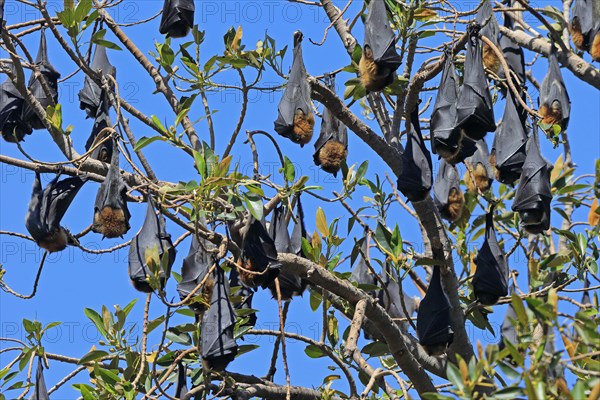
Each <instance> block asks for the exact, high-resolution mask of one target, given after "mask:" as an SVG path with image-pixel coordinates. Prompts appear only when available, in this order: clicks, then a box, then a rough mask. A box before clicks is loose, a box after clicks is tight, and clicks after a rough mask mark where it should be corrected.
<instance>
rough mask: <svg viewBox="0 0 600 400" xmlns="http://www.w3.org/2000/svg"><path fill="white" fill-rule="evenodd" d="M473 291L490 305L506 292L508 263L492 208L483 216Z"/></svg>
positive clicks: (485, 303)
mask: <svg viewBox="0 0 600 400" xmlns="http://www.w3.org/2000/svg"><path fill="white" fill-rule="evenodd" d="M475 264H476V266H477V268H476V269H475V275H474V276H473V291H474V292H475V297H477V299H478V300H479V302H480V303H481V304H483V305H486V306H491V305H493V304H496V303H497V302H498V299H499V298H500V297H501V296H506V295H507V294H508V265H507V263H506V258H505V256H504V252H503V251H502V249H501V248H500V245H499V244H498V239H497V238H496V231H495V230H494V220H493V210H491V211H490V212H489V213H488V214H487V215H486V217H485V240H484V242H483V245H482V246H481V248H480V249H479V252H478V253H477V258H476V259H475Z"/></svg>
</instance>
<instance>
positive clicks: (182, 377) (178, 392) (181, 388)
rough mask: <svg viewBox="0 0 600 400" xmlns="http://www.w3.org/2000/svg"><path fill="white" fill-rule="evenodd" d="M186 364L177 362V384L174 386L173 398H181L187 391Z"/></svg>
mask: <svg viewBox="0 0 600 400" xmlns="http://www.w3.org/2000/svg"><path fill="white" fill-rule="evenodd" d="M185 370H186V366H185V365H184V364H183V363H182V362H179V363H178V364H177V386H176V387H175V398H177V399H183V397H184V396H185V395H186V394H187V393H188V389H187V385H186V382H185V381H186V373H185Z"/></svg>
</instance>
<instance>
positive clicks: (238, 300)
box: [229, 268, 256, 326]
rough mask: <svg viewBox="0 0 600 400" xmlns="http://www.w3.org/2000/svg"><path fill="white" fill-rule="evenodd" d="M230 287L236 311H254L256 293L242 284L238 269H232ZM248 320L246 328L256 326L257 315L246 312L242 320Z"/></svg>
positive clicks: (245, 324)
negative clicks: (253, 301) (253, 303)
mask: <svg viewBox="0 0 600 400" xmlns="http://www.w3.org/2000/svg"><path fill="white" fill-rule="evenodd" d="M229 285H230V287H231V294H232V297H233V299H235V300H233V308H234V309H236V310H252V309H253V308H252V298H253V297H254V291H253V290H252V289H250V288H248V287H246V286H244V284H243V283H242V282H240V277H239V274H238V270H237V268H231V272H230V273H229ZM245 317H247V318H248V321H247V322H246V323H244V326H254V325H256V313H255V312H244V315H243V316H242V318H245Z"/></svg>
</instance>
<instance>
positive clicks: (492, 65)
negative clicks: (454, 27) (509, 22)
mask: <svg viewBox="0 0 600 400" xmlns="http://www.w3.org/2000/svg"><path fill="white" fill-rule="evenodd" d="M475 21H477V23H478V24H479V25H481V31H480V32H481V35H482V36H485V37H486V38H488V39H490V41H491V42H492V43H493V44H494V46H496V48H498V47H499V46H498V31H499V30H500V28H498V20H496V17H495V16H494V13H493V11H492V4H491V3H490V2H489V0H484V1H483V3H482V4H481V7H479V10H478V11H477V17H476V18H475ZM482 58H483V65H484V66H485V67H486V68H487V69H489V70H490V71H492V72H494V73H497V72H498V70H499V69H500V59H499V58H498V56H497V55H496V53H494V50H492V49H491V48H490V47H489V46H488V45H487V43H484V44H483V56H482Z"/></svg>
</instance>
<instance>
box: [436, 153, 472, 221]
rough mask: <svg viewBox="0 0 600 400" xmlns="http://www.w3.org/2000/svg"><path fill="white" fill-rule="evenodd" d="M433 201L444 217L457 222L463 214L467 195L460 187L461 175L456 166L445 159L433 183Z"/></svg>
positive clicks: (441, 162)
mask: <svg viewBox="0 0 600 400" xmlns="http://www.w3.org/2000/svg"><path fill="white" fill-rule="evenodd" d="M433 201H434V203H435V205H436V207H437V209H438V211H439V212H440V214H441V216H442V218H444V219H447V220H448V221H451V222H456V221H458V220H459V219H460V217H461V216H462V213H463V209H464V206H465V196H464V195H463V192H462V190H461V189H460V176H459V174H458V170H457V169H456V167H455V166H454V165H452V164H449V163H447V162H446V160H444V159H442V160H441V161H440V169H439V171H438V174H437V177H436V179H435V183H434V184H433Z"/></svg>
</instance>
